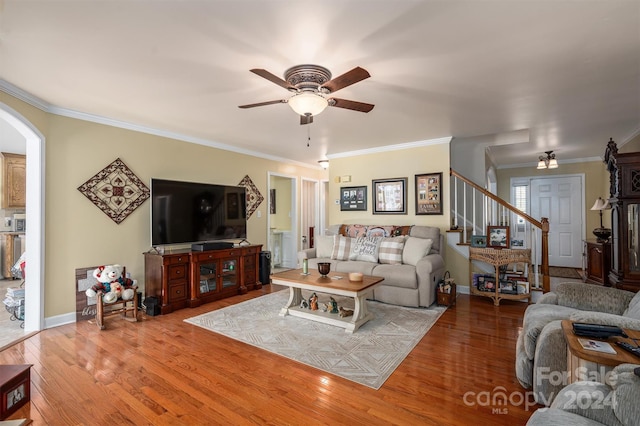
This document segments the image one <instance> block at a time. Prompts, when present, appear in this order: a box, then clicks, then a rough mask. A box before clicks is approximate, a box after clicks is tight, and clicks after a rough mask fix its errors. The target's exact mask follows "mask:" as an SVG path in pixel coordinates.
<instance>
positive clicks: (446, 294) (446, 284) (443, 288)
mask: <svg viewBox="0 0 640 426" xmlns="http://www.w3.org/2000/svg"><path fill="white" fill-rule="evenodd" d="M436 300H437V304H438V305H439V306H447V307H451V306H455V304H456V283H455V281H454V279H453V278H451V273H449V271H446V272H445V273H444V276H443V277H442V279H440V281H438V285H437V286H436Z"/></svg>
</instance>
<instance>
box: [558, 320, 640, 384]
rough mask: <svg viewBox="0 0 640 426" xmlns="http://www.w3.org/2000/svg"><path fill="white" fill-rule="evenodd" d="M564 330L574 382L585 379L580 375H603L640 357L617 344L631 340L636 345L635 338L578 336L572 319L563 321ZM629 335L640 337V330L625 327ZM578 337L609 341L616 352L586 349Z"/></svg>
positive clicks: (571, 375) (639, 361) (570, 374)
mask: <svg viewBox="0 0 640 426" xmlns="http://www.w3.org/2000/svg"><path fill="white" fill-rule="evenodd" d="M562 330H563V331H564V337H565V339H566V340H567V369H568V370H569V371H568V372H569V382H570V383H573V382H574V381H577V380H583V379H582V378H581V377H580V376H582V377H586V378H587V380H591V379H590V378H589V376H590V375H602V374H603V373H605V374H606V373H608V372H609V371H611V370H613V367H615V366H617V365H619V364H624V363H631V364H638V363H640V358H639V357H637V356H635V355H633V354H631V353H630V352H627V351H625V350H624V349H622V348H621V347H620V346H618V345H617V344H616V342H617V341H622V342H629V343H631V344H632V345H635V343H634V342H633V340H631V339H629V338H624V337H618V336H615V337H610V338H608V339H606V340H604V339H593V338H590V337H582V336H576V335H575V334H574V332H573V322H572V321H570V320H563V321H562ZM624 332H625V333H627V336H629V337H633V338H635V339H640V331H635V330H627V329H624ZM578 339H587V340H596V341H598V342H607V343H609V344H610V345H611V346H612V347H613V349H615V351H616V353H615V354H609V353H605V352H598V351H592V350H589V349H584V348H583V347H582V345H581V344H580V342H578ZM578 373H579V374H578Z"/></svg>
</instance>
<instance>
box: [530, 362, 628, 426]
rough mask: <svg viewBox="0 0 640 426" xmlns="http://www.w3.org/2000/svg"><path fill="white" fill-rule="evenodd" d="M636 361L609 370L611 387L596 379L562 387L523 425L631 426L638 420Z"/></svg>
mask: <svg viewBox="0 0 640 426" xmlns="http://www.w3.org/2000/svg"><path fill="white" fill-rule="evenodd" d="M637 368H640V365H638V364H621V365H619V366H617V367H615V368H614V369H613V374H612V376H611V382H612V383H611V386H608V385H606V384H603V383H598V382H576V383H572V384H570V385H569V386H567V387H565V388H564V389H562V390H561V391H560V394H558V396H557V397H556V398H555V400H554V401H553V403H552V404H551V407H550V408H541V409H539V410H537V411H536V412H535V413H533V415H532V416H531V418H530V419H529V421H528V422H527V426H552V425H553V426H555V425H565V426H570V425H576V426H577V425H581V426H584V425H594V426H596V425H606V426H634V425H638V424H639V422H640V404H638V401H640V377H638V376H637V375H636V374H634V370H635V369H637Z"/></svg>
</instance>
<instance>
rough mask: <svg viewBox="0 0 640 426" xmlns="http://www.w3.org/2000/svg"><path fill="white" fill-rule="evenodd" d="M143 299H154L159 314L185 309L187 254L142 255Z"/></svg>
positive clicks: (187, 269) (187, 292)
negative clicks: (157, 305)
mask: <svg viewBox="0 0 640 426" xmlns="http://www.w3.org/2000/svg"><path fill="white" fill-rule="evenodd" d="M144 287H145V297H151V296H153V297H156V298H158V301H159V303H160V313H161V314H163V315H164V314H168V313H170V312H172V311H174V310H176V309H182V308H185V307H187V304H188V297H189V252H183V253H174V254H156V253H145V254H144Z"/></svg>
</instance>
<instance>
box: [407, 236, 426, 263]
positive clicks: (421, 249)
mask: <svg viewBox="0 0 640 426" xmlns="http://www.w3.org/2000/svg"><path fill="white" fill-rule="evenodd" d="M432 244H433V240H432V239H431V238H416V237H407V240H406V241H405V242H404V250H402V263H406V264H408V265H413V266H416V264H417V263H418V261H419V260H420V259H422V258H423V257H425V256H426V255H427V254H429V251H431V245H432Z"/></svg>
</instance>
